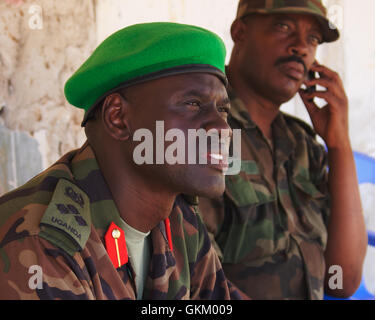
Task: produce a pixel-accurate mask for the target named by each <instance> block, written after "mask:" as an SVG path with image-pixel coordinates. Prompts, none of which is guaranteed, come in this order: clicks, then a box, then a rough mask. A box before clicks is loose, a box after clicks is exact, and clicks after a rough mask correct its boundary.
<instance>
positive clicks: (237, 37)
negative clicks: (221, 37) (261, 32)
mask: <svg viewBox="0 0 375 320" xmlns="http://www.w3.org/2000/svg"><path fill="white" fill-rule="evenodd" d="M230 34H231V36H232V40H233V42H234V43H238V42H242V41H243V40H244V39H245V36H246V25H245V23H244V22H243V21H242V20H241V19H236V20H234V21H233V23H232V26H231V28H230Z"/></svg>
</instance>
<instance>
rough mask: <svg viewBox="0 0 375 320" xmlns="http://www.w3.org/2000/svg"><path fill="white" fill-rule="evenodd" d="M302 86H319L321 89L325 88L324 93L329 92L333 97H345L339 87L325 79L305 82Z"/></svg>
mask: <svg viewBox="0 0 375 320" xmlns="http://www.w3.org/2000/svg"><path fill="white" fill-rule="evenodd" d="M304 85H305V86H307V87H311V86H316V85H319V86H321V87H323V88H326V89H327V90H326V91H330V92H331V93H332V94H333V95H335V96H337V97H338V98H340V97H342V98H343V97H344V96H345V92H344V91H343V90H342V88H341V87H340V86H338V85H337V84H336V83H335V82H333V81H331V80H328V79H325V78H317V79H313V80H306V81H305V82H304Z"/></svg>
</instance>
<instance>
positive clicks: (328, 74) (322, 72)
mask: <svg viewBox="0 0 375 320" xmlns="http://www.w3.org/2000/svg"><path fill="white" fill-rule="evenodd" d="M310 70H312V71H315V72H318V73H319V76H320V78H322V79H328V80H330V81H333V82H336V83H340V84H341V85H342V81H341V77H340V75H339V74H338V73H337V72H335V71H333V70H331V69H329V68H327V67H326V66H323V65H320V64H316V65H312V66H311V68H310Z"/></svg>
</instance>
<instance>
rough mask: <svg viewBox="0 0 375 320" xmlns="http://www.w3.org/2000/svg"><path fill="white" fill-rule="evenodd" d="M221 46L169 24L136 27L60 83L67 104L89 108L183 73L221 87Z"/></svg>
mask: <svg viewBox="0 0 375 320" xmlns="http://www.w3.org/2000/svg"><path fill="white" fill-rule="evenodd" d="M225 54H226V51H225V45H224V43H223V41H222V40H221V39H220V38H219V36H217V35H216V34H214V33H212V32H210V31H208V30H205V29H203V28H199V27H196V26H191V25H184V24H178V23H168V22H154V23H143V24H136V25H132V26H130V27H127V28H124V29H121V30H119V31H117V32H115V33H114V34H112V35H111V36H109V37H108V38H107V39H105V40H104V41H103V42H102V43H101V44H100V45H99V46H98V47H97V48H96V49H95V51H94V52H93V53H92V55H91V56H90V57H89V58H88V59H87V60H86V61H85V62H84V63H83V64H82V66H81V67H80V68H79V69H78V70H77V71H76V72H75V73H74V74H73V75H72V76H71V78H70V79H68V81H67V82H66V84H65V89H64V91H65V97H66V99H67V100H68V101H69V103H70V104H72V105H74V106H76V107H78V108H82V109H84V110H85V117H84V120H83V123H82V125H84V124H85V122H86V120H87V116H88V114H89V113H90V111H91V110H93V109H94V108H95V106H96V105H98V103H99V102H100V101H101V100H102V99H103V98H104V97H105V96H106V95H108V94H109V93H111V92H114V91H116V90H118V89H120V88H124V87H126V86H130V85H134V84H137V83H141V82H145V81H149V80H153V79H157V78H161V77H165V76H170V75H176V74H183V73H191V72H206V73H211V74H214V75H217V76H218V77H219V78H220V79H221V80H222V81H223V82H224V83H225V84H227V78H226V76H225Z"/></svg>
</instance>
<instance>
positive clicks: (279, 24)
mask: <svg viewBox="0 0 375 320" xmlns="http://www.w3.org/2000/svg"><path fill="white" fill-rule="evenodd" d="M275 27H276V29H277V30H279V31H282V32H289V31H290V29H291V28H290V26H289V25H288V24H287V23H285V22H277V23H275Z"/></svg>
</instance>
